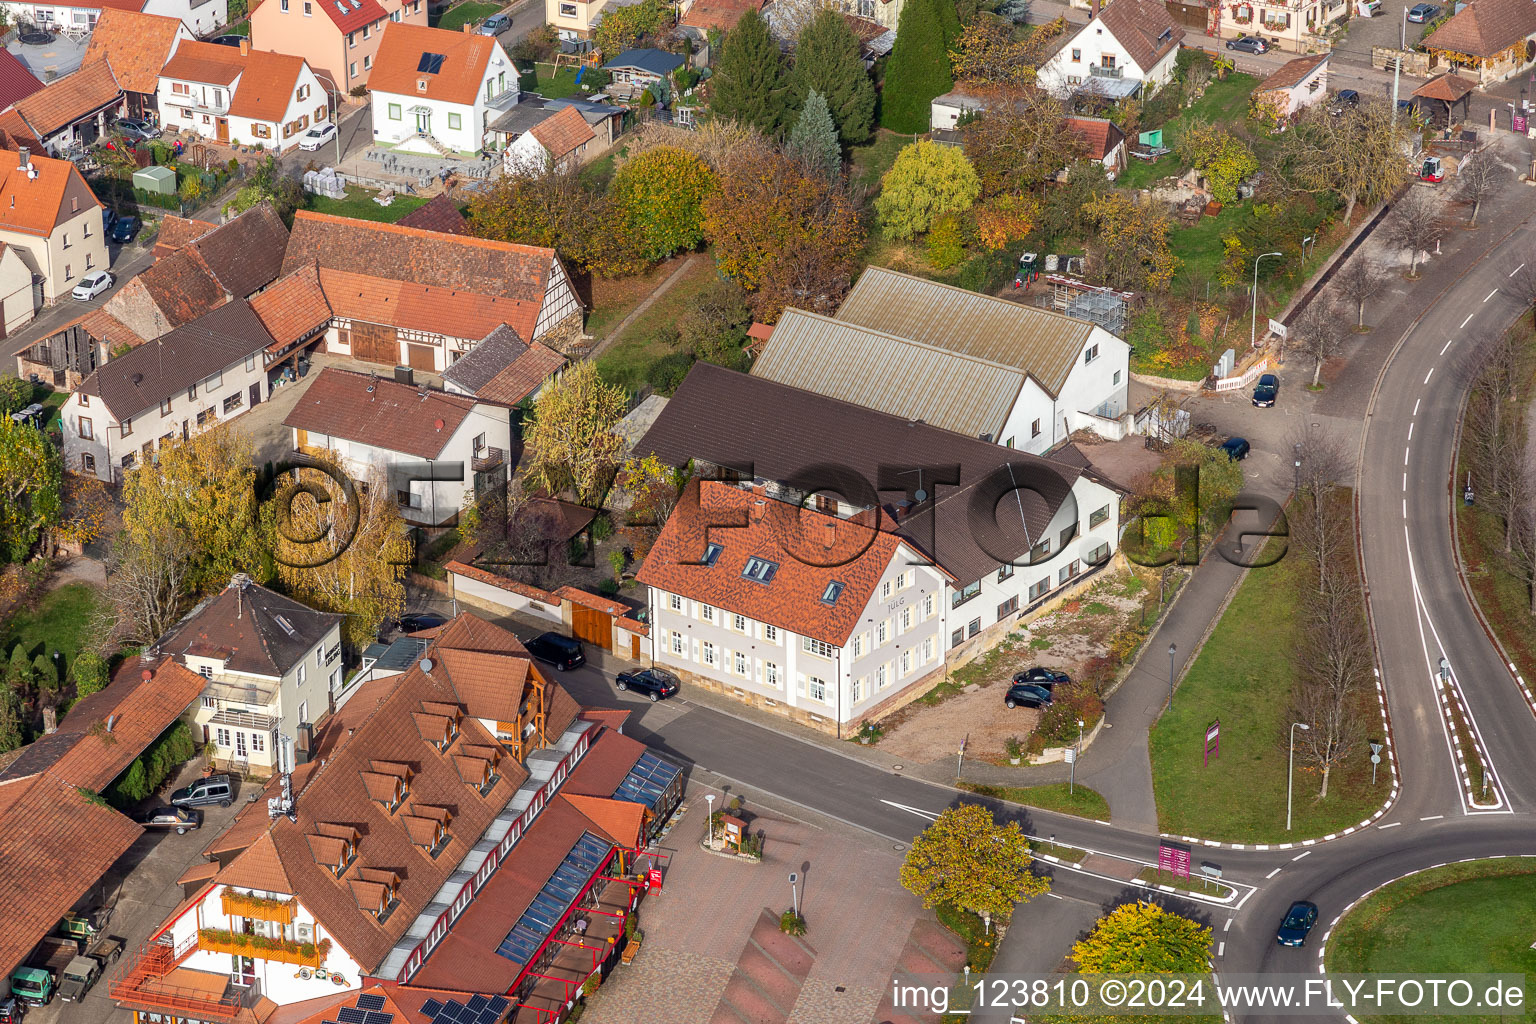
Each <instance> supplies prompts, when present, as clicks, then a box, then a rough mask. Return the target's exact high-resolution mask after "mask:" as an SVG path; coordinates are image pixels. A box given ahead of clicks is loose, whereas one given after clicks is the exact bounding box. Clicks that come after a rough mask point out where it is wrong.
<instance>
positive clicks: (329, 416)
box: [283, 367, 512, 526]
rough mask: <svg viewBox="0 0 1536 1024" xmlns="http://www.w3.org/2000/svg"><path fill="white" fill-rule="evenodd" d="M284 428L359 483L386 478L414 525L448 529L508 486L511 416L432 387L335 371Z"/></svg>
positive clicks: (300, 445) (325, 374)
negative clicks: (484, 497)
mask: <svg viewBox="0 0 1536 1024" xmlns="http://www.w3.org/2000/svg"><path fill="white" fill-rule="evenodd" d="M283 425H284V426H286V427H289V428H291V429H292V430H293V446H294V448H295V449H297V450H299V451H306V450H327V451H331V452H334V453H336V455H338V456H339V457H340V458H341V460H342V463H343V465H345V466H346V467H347V470H348V472H349V473H350V474H351V475H352V476H353V477H354V478H355V479H358V480H361V481H364V482H367V481H370V480H372V479H379V478H382V479H383V480H384V481H385V482H386V483H387V484H388V486H389V493H390V494H391V495H392V496H393V497H394V500H395V502H396V504H397V505H398V506H399V512H400V515H401V517H402V518H404V519H406V520H408V521H410V522H413V523H421V524H424V525H427V526H437V525H440V524H442V523H445V522H448V521H450V520H452V519H453V518H454V517H455V516H457V515H458V514H459V510H460V509H461V508H463V507H464V505H465V503H466V499H473V498H475V497H478V496H479V495H481V494H484V493H486V492H487V491H489V490H492V489H493V488H495V487H497V486H503V485H505V484H506V481H507V466H508V462H509V455H510V452H511V448H512V417H511V413H510V411H509V410H508V409H507V408H506V407H505V406H500V405H490V404H486V403H482V402H477V401H475V400H474V399H473V398H470V397H468V396H465V395H453V394H449V393H447V392H444V391H437V390H433V389H429V388H428V387H427V386H426V385H417V384H406V383H402V382H399V381H394V380H387V379H384V378H380V377H375V376H373V375H371V374H366V373H353V372H351V371H349V370H339V369H337V368H335V367H327V368H326V369H324V370H322V371H321V372H320V375H319V377H317V378H316V379H315V381H314V383H312V384H311V385H310V386H309V389H308V390H307V391H305V393H304V397H303V398H301V399H300V400H299V402H298V404H297V405H295V406H294V407H293V411H292V412H290V413H289V414H288V417H287V419H285V420H283Z"/></svg>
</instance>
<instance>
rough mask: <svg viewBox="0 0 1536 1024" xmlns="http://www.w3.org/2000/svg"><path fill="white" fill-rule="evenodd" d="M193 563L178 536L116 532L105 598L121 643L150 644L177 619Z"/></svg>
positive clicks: (108, 568) (109, 561)
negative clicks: (134, 537)
mask: <svg viewBox="0 0 1536 1024" xmlns="http://www.w3.org/2000/svg"><path fill="white" fill-rule="evenodd" d="M190 571H191V560H190V558H189V557H188V552H187V550H186V548H185V546H184V545H183V544H182V543H181V542H180V540H179V539H178V538H175V537H171V536H169V535H159V534H150V535H148V536H147V537H143V538H141V539H140V540H138V541H133V540H130V539H128V535H127V534H126V533H123V534H119V535H118V538H117V541H116V543H114V544H113V546H112V553H111V556H110V558H109V559H108V562H107V597H108V600H109V602H110V603H111V605H112V607H113V609H114V610H115V612H116V614H117V630H116V631H117V634H118V637H119V638H120V639H121V640H122V642H123V643H124V644H127V645H129V646H135V645H136V646H144V645H147V644H151V643H154V642H155V640H156V639H158V638H159V637H160V636H161V634H163V633H164V632H165V631H166V630H168V629H170V628H171V626H173V625H175V624H176V621H177V619H178V618H180V616H181V609H182V593H183V591H184V589H185V587H186V585H187V578H188V575H189V573H190Z"/></svg>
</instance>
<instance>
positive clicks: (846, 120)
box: [787, 7, 875, 145]
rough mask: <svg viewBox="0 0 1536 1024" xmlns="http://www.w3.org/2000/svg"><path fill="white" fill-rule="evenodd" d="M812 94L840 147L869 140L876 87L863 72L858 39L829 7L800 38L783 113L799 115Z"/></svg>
mask: <svg viewBox="0 0 1536 1024" xmlns="http://www.w3.org/2000/svg"><path fill="white" fill-rule="evenodd" d="M812 93H820V94H821V96H822V97H823V99H825V100H826V103H827V107H828V109H829V110H830V111H831V114H832V121H833V123H834V124H836V125H837V131H838V138H840V139H841V140H842V142H843V143H844V144H847V145H853V144H856V143H860V142H863V141H865V140H866V139H868V138H869V136H870V133H871V132H872V131H873V130H874V120H875V84H874V82H872V81H870V78H869V72H867V71H865V70H864V58H863V56H862V55H861V54H860V52H859V40H858V37H857V36H855V35H854V34H853V29H852V28H850V27H849V25H848V20H847V19H846V18H844V17H843V15H842V13H841V12H840V11H839V10H837V9H836V8H833V7H823V8H822V9H821V10H820V11H818V12H817V13H816V16H815V17H814V18H813V19H812V20H811V23H810V24H809V25H807V26H806V28H805V30H804V31H803V32H801V33H800V39H799V42H798V43H797V44H796V45H795V63H794V67H793V68H791V70H790V72H789V78H788V95H787V98H788V108H789V109H790V110H792V111H796V112H799V111H803V110H804V109H805V107H806V103H807V102H808V101H809V99H810V97H811V94H812Z"/></svg>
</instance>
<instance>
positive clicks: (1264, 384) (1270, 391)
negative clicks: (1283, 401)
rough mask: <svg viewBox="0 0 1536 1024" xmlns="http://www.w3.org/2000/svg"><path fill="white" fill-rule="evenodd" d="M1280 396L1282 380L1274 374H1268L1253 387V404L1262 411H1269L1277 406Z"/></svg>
mask: <svg viewBox="0 0 1536 1024" xmlns="http://www.w3.org/2000/svg"><path fill="white" fill-rule="evenodd" d="M1279 394H1280V378H1279V377H1276V376H1275V375H1274V374H1272V373H1266V374H1264V375H1263V376H1262V377H1260V378H1259V382H1258V383H1257V384H1255V385H1254V386H1253V404H1254V405H1256V406H1258V407H1259V408H1260V409H1268V408H1270V407H1271V406H1273V405H1274V404H1275V399H1276V398H1277V397H1278V396H1279Z"/></svg>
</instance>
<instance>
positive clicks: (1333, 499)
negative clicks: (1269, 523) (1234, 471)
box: [1288, 429, 1353, 592]
mask: <svg viewBox="0 0 1536 1024" xmlns="http://www.w3.org/2000/svg"><path fill="white" fill-rule="evenodd" d="M1288 440H1289V441H1290V444H1291V452H1292V457H1293V459H1294V460H1295V461H1296V462H1297V463H1300V465H1299V466H1298V467H1296V495H1295V497H1294V499H1293V501H1292V503H1291V515H1290V524H1291V536H1292V537H1293V538H1295V540H1296V543H1297V545H1298V546H1299V548H1300V549H1301V552H1302V553H1303V554H1305V555H1306V556H1307V557H1308V558H1310V559H1311V560H1312V561H1313V562H1314V563H1315V564H1316V566H1317V574H1318V578H1317V588H1318V591H1319V592H1321V591H1322V589H1323V587H1324V586H1325V583H1326V581H1325V579H1324V576H1323V572H1324V570H1325V567H1326V566H1328V565H1330V564H1332V563H1333V562H1335V561H1336V560H1337V559H1340V558H1347V557H1349V556H1350V555H1349V553H1350V550H1351V538H1352V536H1353V521H1352V519H1351V516H1350V510H1349V503H1348V502H1347V501H1346V500H1344V498H1343V497H1341V496H1340V494H1339V492H1338V489H1337V485H1338V484H1339V482H1340V481H1341V480H1343V479H1344V478H1345V477H1346V476H1347V475H1348V473H1349V470H1350V466H1351V462H1350V458H1349V456H1348V454H1347V453H1346V451H1345V447H1344V443H1343V442H1342V441H1341V440H1340V439H1339V438H1338V437H1337V436H1336V435H1334V434H1332V433H1330V432H1329V431H1327V430H1324V429H1316V430H1308V429H1303V430H1298V431H1296V432H1295V433H1293V434H1292V435H1291V436H1290V437H1289V438H1288Z"/></svg>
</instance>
